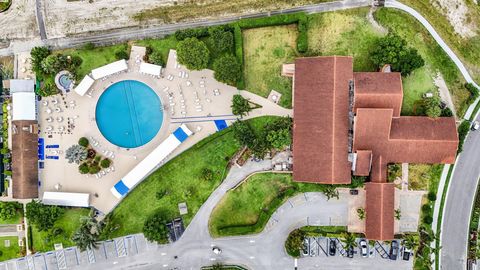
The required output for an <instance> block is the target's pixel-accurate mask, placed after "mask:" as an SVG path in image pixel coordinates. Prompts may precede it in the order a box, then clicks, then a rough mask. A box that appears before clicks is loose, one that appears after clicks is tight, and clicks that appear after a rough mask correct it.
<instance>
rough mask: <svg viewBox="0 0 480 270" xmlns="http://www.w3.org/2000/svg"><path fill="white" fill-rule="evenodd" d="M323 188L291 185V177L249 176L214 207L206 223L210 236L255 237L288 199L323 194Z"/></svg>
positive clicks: (263, 174)
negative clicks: (317, 193) (310, 194)
mask: <svg viewBox="0 0 480 270" xmlns="http://www.w3.org/2000/svg"><path fill="white" fill-rule="evenodd" d="M323 187H324V186H323V185H319V184H309V183H298V182H293V181H292V176H291V174H284V173H261V174H255V175H252V176H251V177H250V178H248V179H247V180H246V181H245V182H244V183H242V185H240V186H239V187H238V188H237V189H235V190H231V191H229V192H228V193H227V194H226V195H225V196H224V197H223V198H222V200H221V201H220V202H219V203H218V204H217V206H216V207H215V209H214V210H213V212H212V215H211V216H210V220H209V230H210V233H211V234H212V236H214V237H219V236H231V235H244V234H252V233H258V232H261V231H262V230H263V228H264V227H265V225H266V223H267V222H268V219H269V218H270V216H271V214H272V213H273V212H274V211H275V210H276V209H277V208H278V207H279V206H280V205H281V204H282V203H284V202H285V201H286V200H287V199H288V198H289V197H291V196H293V195H295V194H297V193H300V192H312V191H322V190H323Z"/></svg>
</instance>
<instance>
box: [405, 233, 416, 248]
mask: <svg viewBox="0 0 480 270" xmlns="http://www.w3.org/2000/svg"><path fill="white" fill-rule="evenodd" d="M403 245H404V246H405V247H406V248H408V249H410V250H412V251H413V250H415V249H416V248H417V247H418V239H417V238H416V237H415V236H414V235H412V234H407V235H405V239H404V240H403Z"/></svg>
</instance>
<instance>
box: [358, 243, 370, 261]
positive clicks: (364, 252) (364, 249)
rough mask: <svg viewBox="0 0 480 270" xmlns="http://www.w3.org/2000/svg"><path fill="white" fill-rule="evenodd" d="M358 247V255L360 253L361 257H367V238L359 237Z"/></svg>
mask: <svg viewBox="0 0 480 270" xmlns="http://www.w3.org/2000/svg"><path fill="white" fill-rule="evenodd" d="M358 247H359V249H360V255H362V257H363V258H367V257H368V245H367V240H365V239H360V242H358Z"/></svg>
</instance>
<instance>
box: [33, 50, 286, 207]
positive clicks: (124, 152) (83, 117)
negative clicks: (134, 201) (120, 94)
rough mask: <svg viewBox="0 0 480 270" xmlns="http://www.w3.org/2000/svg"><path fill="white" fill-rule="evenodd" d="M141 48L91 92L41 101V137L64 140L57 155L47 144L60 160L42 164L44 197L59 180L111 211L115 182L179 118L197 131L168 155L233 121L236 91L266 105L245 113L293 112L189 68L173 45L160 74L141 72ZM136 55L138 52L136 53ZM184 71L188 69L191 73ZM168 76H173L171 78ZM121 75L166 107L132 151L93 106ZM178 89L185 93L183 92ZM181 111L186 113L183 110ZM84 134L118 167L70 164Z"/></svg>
mask: <svg viewBox="0 0 480 270" xmlns="http://www.w3.org/2000/svg"><path fill="white" fill-rule="evenodd" d="M142 53H144V51H142V48H135V46H134V48H133V49H132V55H131V59H130V60H129V62H128V65H129V71H128V72H124V73H120V74H118V75H114V76H111V77H109V78H107V79H106V80H97V81H96V82H95V84H94V85H93V89H94V90H93V92H92V95H91V96H92V97H87V96H79V95H77V94H76V93H75V92H69V93H67V94H65V95H56V96H52V97H48V98H44V99H42V101H40V102H39V105H38V111H39V125H40V127H39V128H40V137H42V138H44V139H45V145H51V144H58V145H60V148H59V149H58V150H60V151H63V153H57V154H54V153H53V152H52V150H47V149H46V151H45V155H57V156H59V159H58V160H45V161H44V169H41V170H40V173H39V174H40V181H41V186H40V196H42V194H43V192H44V191H55V190H56V189H55V186H56V185H57V184H58V185H60V189H59V190H60V191H63V192H81V193H89V194H91V205H92V206H94V207H95V208H97V209H98V210H100V211H102V212H104V213H108V212H110V211H111V210H112V209H113V208H114V207H115V206H116V205H117V204H118V203H119V202H120V200H119V199H117V198H116V197H114V196H113V194H112V193H111V192H110V189H111V188H112V187H113V185H114V184H115V183H116V182H117V181H119V180H120V179H122V177H123V176H125V175H126V174H127V173H128V172H129V171H130V170H131V169H133V168H134V166H136V165H137V164H138V163H139V162H140V161H141V160H142V159H143V158H145V157H146V156H147V155H148V154H149V153H150V152H151V151H152V150H153V149H154V148H155V147H156V146H158V145H159V144H160V143H161V142H162V141H163V140H165V139H166V137H167V136H168V135H169V134H170V133H171V132H173V131H174V130H175V129H176V128H178V127H179V126H180V124H181V123H185V124H186V125H187V126H188V128H189V129H190V130H192V131H193V132H194V135H192V136H191V137H190V138H188V139H187V140H186V141H185V142H184V143H183V144H182V145H180V147H179V148H177V149H176V150H175V151H174V152H173V153H172V154H171V155H170V156H169V157H168V158H167V160H169V159H172V158H173V157H175V156H177V155H178V154H180V153H182V152H183V151H185V150H187V149H188V148H190V147H191V146H193V145H194V144H196V143H197V142H199V141H200V140H202V139H204V138H206V137H208V136H209V135H211V134H213V133H215V132H216V126H215V124H214V122H213V120H226V121H227V123H229V124H230V123H232V122H233V121H234V120H235V119H236V116H234V115H232V112H231V108H230V105H231V100H232V97H233V95H234V94H238V93H240V94H241V95H243V96H244V97H246V98H248V99H250V100H251V101H252V102H255V103H257V104H260V105H261V106H262V108H260V109H257V110H254V111H252V112H251V113H250V115H249V116H247V117H246V118H253V117H257V116H262V115H279V116H286V115H290V116H291V115H292V110H288V109H284V108H282V107H280V106H278V105H276V104H274V103H273V102H271V101H269V100H267V99H266V98H262V97H259V96H257V95H254V94H252V93H250V92H246V91H238V90H237V89H236V88H234V87H231V86H228V85H225V84H223V83H220V82H217V81H215V79H214V78H213V71H211V70H201V71H189V70H187V69H186V68H185V67H183V66H181V65H178V63H176V56H175V55H176V54H175V51H173V50H172V51H170V53H169V57H168V62H167V65H166V67H165V68H164V69H163V71H162V77H161V78H154V77H152V76H150V75H144V74H141V73H139V71H138V69H139V62H138V60H139V59H142V58H143V55H142ZM137 55H140V56H139V57H137ZM140 61H141V60H140ZM183 72H185V73H183ZM184 74H188V78H186V76H185V75H184ZM169 75H173V78H171V76H169ZM179 75H182V76H179ZM167 77H170V78H171V80H168V79H167ZM181 77H183V78H181ZM122 80H138V81H141V82H143V83H145V84H147V85H148V86H150V88H152V89H153V90H154V91H155V92H156V93H157V95H158V96H159V97H160V99H161V101H162V104H163V105H164V107H165V108H164V114H163V115H164V116H163V117H164V119H163V124H162V127H161V129H160V131H159V132H158V134H157V135H156V136H155V137H154V138H153V139H152V140H151V141H150V142H149V143H147V144H145V145H143V146H141V147H138V148H134V149H129V150H128V149H124V148H120V147H118V146H115V145H113V144H111V143H110V142H108V141H107V140H106V139H105V138H104V137H103V136H102V134H101V133H100V131H99V129H98V127H97V125H96V122H95V107H96V103H97V101H98V99H99V97H100V95H101V94H102V92H103V91H104V90H105V89H106V88H108V86H110V85H111V84H113V83H116V82H118V81H122ZM202 81H203V82H202ZM166 87H168V90H164V89H165V88H166ZM215 89H218V92H217V91H214V90H215ZM195 92H196V93H195ZM180 93H183V97H181V95H180ZM216 93H219V94H216ZM54 99H56V100H57V101H58V104H57V105H55V106H54V105H52V102H54ZM182 99H183V100H184V102H183V104H185V105H184V106H185V107H183V108H182V105H181V104H182V101H181V100H182ZM44 100H46V101H47V102H48V106H44V105H43V101H44ZM71 103H74V104H75V106H74V107H72V106H71V105H70V104H71ZM55 107H59V108H60V110H61V112H55ZM172 107H173V111H174V114H173V115H172ZM48 108H50V109H51V110H52V112H51V113H47V109H48ZM200 108H201V109H200ZM182 111H184V112H185V114H182V113H181V112H182ZM48 117H52V118H53V119H54V121H53V122H47V118H48ZM58 117H62V118H63V119H64V120H63V121H62V122H61V123H60V122H58V121H57V118H58ZM68 119H70V121H71V122H72V124H73V125H74V128H72V129H70V132H68V131H67V130H68V128H67V127H68V125H67V120H68ZM49 125H50V126H52V127H53V129H54V132H48V131H47V130H46V127H47V126H49ZM60 126H65V130H66V131H64V132H60V131H59V130H58V128H59V127H60ZM81 137H86V138H89V139H90V138H93V139H94V140H95V141H97V142H98V145H97V146H96V147H93V148H94V149H95V150H96V151H97V153H99V154H102V153H104V152H105V151H107V152H106V153H107V154H108V153H109V152H113V153H114V155H115V158H114V159H113V160H112V161H113V167H114V168H115V170H114V171H110V172H108V173H106V175H104V176H102V177H101V178H99V179H97V178H96V177H95V176H94V175H89V176H86V175H82V174H80V173H79V172H78V165H77V164H69V163H68V162H67V160H66V159H65V151H66V149H68V148H69V147H70V146H72V145H74V144H76V143H77V142H78V139H79V138H81ZM95 194H96V195H95Z"/></svg>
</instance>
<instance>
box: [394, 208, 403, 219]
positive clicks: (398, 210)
mask: <svg viewBox="0 0 480 270" xmlns="http://www.w3.org/2000/svg"><path fill="white" fill-rule="evenodd" d="M401 217H402V212H401V211H400V209H395V219H396V220H400V218H401Z"/></svg>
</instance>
